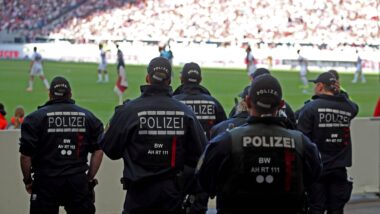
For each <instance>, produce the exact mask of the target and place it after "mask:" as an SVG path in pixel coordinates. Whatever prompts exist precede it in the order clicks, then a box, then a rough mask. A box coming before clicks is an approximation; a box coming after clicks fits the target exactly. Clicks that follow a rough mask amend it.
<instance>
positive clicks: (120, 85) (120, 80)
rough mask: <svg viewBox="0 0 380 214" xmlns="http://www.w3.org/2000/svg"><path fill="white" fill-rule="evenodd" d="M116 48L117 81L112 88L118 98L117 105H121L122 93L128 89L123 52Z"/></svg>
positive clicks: (117, 46)
mask: <svg viewBox="0 0 380 214" xmlns="http://www.w3.org/2000/svg"><path fill="white" fill-rule="evenodd" d="M116 48H117V67H116V69H117V80H116V84H115V87H114V89H113V90H114V92H115V93H116V95H117V96H118V97H119V105H122V104H123V93H124V91H125V90H127V89H128V82H127V78H126V75H125V63H124V55H123V52H122V51H121V50H120V49H119V45H116Z"/></svg>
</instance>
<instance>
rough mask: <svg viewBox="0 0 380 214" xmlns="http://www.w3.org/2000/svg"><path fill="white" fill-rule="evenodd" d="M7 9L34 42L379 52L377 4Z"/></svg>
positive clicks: (86, 2)
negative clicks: (247, 44)
mask: <svg viewBox="0 0 380 214" xmlns="http://www.w3.org/2000/svg"><path fill="white" fill-rule="evenodd" d="M2 4H3V5H4V6H3V7H1V8H2V9H0V10H1V20H0V24H1V25H0V26H2V30H7V31H12V32H17V33H18V34H19V35H23V36H26V37H28V38H30V39H31V40H33V39H34V38H35V37H37V36H45V37H46V36H54V37H60V38H66V39H73V40H75V41H76V42H80V43H84V42H88V38H91V37H100V38H110V37H117V38H122V39H133V40H142V41H144V40H153V41H160V40H162V39H163V38H162V37H163V36H164V37H167V38H172V39H178V40H184V41H191V42H193V41H208V42H223V43H229V44H231V43H241V41H247V40H249V41H254V42H258V43H259V42H262V41H263V42H265V43H281V44H287V43H310V44H313V45H317V46H319V47H320V48H335V47H337V46H340V45H347V44H349V45H354V46H362V45H369V46H373V45H375V46H376V48H379V44H378V38H379V37H380V29H379V15H378V12H377V11H379V10H380V6H379V2H378V1H377V0H368V1H358V0H345V1H343V0H327V1H318V0H311V1H303V0H281V1H269V0H252V1H250V0H243V1H226V0H202V1H200V0H170V1H169V0H160V1H148V0H124V1H116V0H101V1H97V0H64V1H58V0H45V1H36V0H33V1H25V0H13V1H10V0H3V1H2ZM58 5H59V6H58ZM221 14H223V15H221ZM148 17H149V18H148Z"/></svg>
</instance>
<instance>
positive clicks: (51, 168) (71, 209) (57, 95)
mask: <svg viewBox="0 0 380 214" xmlns="http://www.w3.org/2000/svg"><path fill="white" fill-rule="evenodd" d="M49 98H50V100H49V101H48V102H47V103H46V104H45V105H43V106H41V107H39V109H38V110H37V111H35V112H32V113H31V114H29V115H28V116H27V117H26V118H25V120H24V122H23V123H22V125H21V138H20V153H21V157H20V161H21V170H22V174H23V176H24V179H23V181H24V184H25V188H26V190H27V192H28V193H29V194H31V200H30V213H36V214H40V213H49V214H50V213H58V208H59V206H64V207H65V209H66V211H67V213H95V206H94V203H93V199H92V198H91V197H90V195H91V194H90V192H92V189H91V187H93V186H94V185H95V184H94V182H95V180H94V177H95V175H96V173H97V171H98V169H99V166H100V164H101V161H102V157H103V152H102V150H101V149H100V147H99V146H98V144H97V140H98V137H99V136H100V135H101V133H102V132H103V124H102V123H101V122H100V121H99V119H98V118H96V117H95V116H94V115H93V114H92V113H91V112H90V111H88V110H86V109H84V108H81V107H79V106H78V105H76V104H75V102H74V100H72V99H71V88H70V84H69V82H68V81H67V80H66V79H65V78H63V77H55V78H54V79H53V81H52V82H51V85H50V89H49ZM89 152H90V153H91V159H90V163H89V165H87V162H88V160H87V156H88V153H89ZM86 171H87V173H86ZM32 174H33V176H32Z"/></svg>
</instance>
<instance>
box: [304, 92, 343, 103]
mask: <svg viewBox="0 0 380 214" xmlns="http://www.w3.org/2000/svg"><path fill="white" fill-rule="evenodd" d="M311 99H312V100H316V99H324V100H333V101H338V102H343V101H346V99H347V98H346V96H344V94H342V93H339V94H336V95H326V94H320V95H314V96H313V97H312V98H311Z"/></svg>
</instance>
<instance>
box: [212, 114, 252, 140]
mask: <svg viewBox="0 0 380 214" xmlns="http://www.w3.org/2000/svg"><path fill="white" fill-rule="evenodd" d="M248 116H249V113H248V112H247V111H243V112H240V113H238V114H235V115H234V116H232V117H231V118H230V119H228V120H225V121H223V122H220V123H218V124H216V125H215V126H213V127H212V128H211V131H210V139H212V138H214V137H216V136H217V135H218V134H221V133H223V132H225V131H228V130H231V129H233V128H235V127H238V126H241V125H243V124H245V123H247V118H248Z"/></svg>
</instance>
